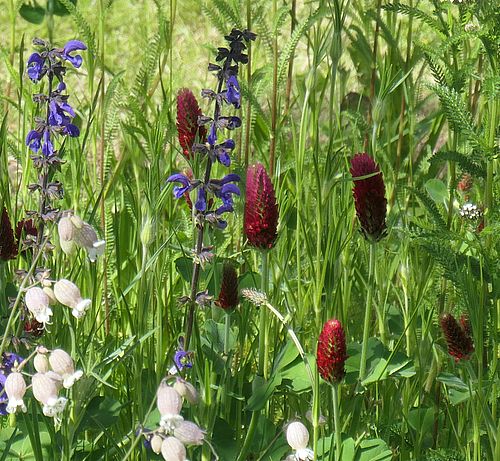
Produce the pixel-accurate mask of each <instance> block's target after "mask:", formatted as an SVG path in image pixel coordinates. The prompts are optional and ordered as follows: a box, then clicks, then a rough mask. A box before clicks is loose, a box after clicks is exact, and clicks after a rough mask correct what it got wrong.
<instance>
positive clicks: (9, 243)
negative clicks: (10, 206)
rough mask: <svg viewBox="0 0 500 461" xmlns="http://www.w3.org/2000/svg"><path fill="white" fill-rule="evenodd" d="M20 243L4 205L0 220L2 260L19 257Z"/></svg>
mask: <svg viewBox="0 0 500 461" xmlns="http://www.w3.org/2000/svg"><path fill="white" fill-rule="evenodd" d="M17 253H18V245H17V242H16V239H15V237H14V231H13V229H12V225H11V223H10V219H9V214H8V213H7V208H5V207H3V210H2V216H1V220H0V260H3V261H8V260H9V259H14V258H16V257H17Z"/></svg>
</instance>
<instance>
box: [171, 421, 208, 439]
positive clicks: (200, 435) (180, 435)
mask: <svg viewBox="0 0 500 461" xmlns="http://www.w3.org/2000/svg"><path fill="white" fill-rule="evenodd" d="M205 434H206V431H204V430H203V429H201V428H200V427H198V425H197V424H195V423H193V422H191V421H182V422H181V423H179V425H178V426H177V427H176V428H175V429H174V437H176V438H177V439H179V440H180V441H181V442H182V443H183V444H184V445H203V441H204V439H205Z"/></svg>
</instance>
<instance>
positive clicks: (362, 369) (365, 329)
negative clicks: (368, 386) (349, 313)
mask: <svg viewBox="0 0 500 461" xmlns="http://www.w3.org/2000/svg"><path fill="white" fill-rule="evenodd" d="M369 245H370V255H369V270H368V293H367V295H366V307H365V321H364V323H363V344H362V345H361V363H360V367H359V381H360V382H361V381H363V380H364V379H365V377H366V376H365V373H366V353H367V351H368V338H369V336H370V318H371V310H372V308H371V306H372V296H373V284H374V283H373V279H374V277H373V276H374V274H375V259H376V249H377V246H376V243H373V242H370V243H369Z"/></svg>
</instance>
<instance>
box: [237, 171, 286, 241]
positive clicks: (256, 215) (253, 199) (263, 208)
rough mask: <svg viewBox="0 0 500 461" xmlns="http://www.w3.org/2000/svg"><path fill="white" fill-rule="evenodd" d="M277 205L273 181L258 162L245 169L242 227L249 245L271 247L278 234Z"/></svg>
mask: <svg viewBox="0 0 500 461" xmlns="http://www.w3.org/2000/svg"><path fill="white" fill-rule="evenodd" d="M277 228H278V205H277V203H276V196H275V193H274V187H273V183H272V182H271V179H270V178H269V176H268V174H267V172H266V169H265V168H264V166H263V165H262V164H260V163H258V164H257V165H251V166H249V167H248V169H247V184H246V196H245V217H244V224H243V229H244V232H245V235H246V237H247V239H248V242H249V243H250V245H252V246H254V247H257V248H260V249H267V248H272V247H273V246H274V243H275V241H276V238H277V236H278V234H277Z"/></svg>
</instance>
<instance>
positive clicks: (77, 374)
mask: <svg viewBox="0 0 500 461" xmlns="http://www.w3.org/2000/svg"><path fill="white" fill-rule="evenodd" d="M49 363H50V366H51V367H52V370H54V371H55V372H56V373H57V374H58V375H60V376H61V378H62V379H63V386H64V387H65V388H66V389H69V388H70V387H71V386H73V384H74V383H75V381H77V380H79V379H80V378H81V377H82V375H83V371H81V370H78V371H75V365H74V363H73V359H72V358H71V356H70V355H69V354H68V353H67V352H66V351H63V350H62V349H54V350H53V351H52V353H51V354H50V356H49Z"/></svg>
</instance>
